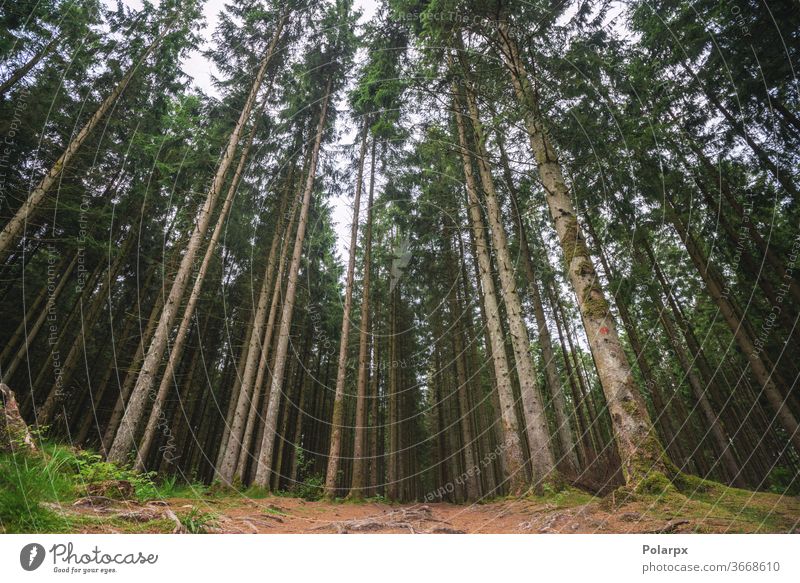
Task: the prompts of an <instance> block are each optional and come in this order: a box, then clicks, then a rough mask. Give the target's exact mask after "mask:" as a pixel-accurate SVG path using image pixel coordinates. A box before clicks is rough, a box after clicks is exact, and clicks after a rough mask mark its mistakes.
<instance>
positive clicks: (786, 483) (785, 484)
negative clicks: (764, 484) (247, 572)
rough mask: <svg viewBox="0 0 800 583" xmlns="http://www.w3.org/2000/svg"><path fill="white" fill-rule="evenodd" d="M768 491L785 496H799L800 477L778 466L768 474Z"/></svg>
mask: <svg viewBox="0 0 800 583" xmlns="http://www.w3.org/2000/svg"><path fill="white" fill-rule="evenodd" d="M768 481H769V485H770V486H769V491H770V492H772V493H774V494H784V495H785V496H800V477H798V476H797V474H796V473H794V472H792V471H791V470H789V469H788V468H784V467H782V466H778V467H776V468H774V469H773V470H772V471H771V472H770V473H769V480H768Z"/></svg>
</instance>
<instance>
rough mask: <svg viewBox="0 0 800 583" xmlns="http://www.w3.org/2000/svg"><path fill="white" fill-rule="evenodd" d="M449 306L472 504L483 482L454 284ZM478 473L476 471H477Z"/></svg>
mask: <svg viewBox="0 0 800 583" xmlns="http://www.w3.org/2000/svg"><path fill="white" fill-rule="evenodd" d="M446 237H447V242H446V244H447V247H448V249H447V251H448V255H451V256H452V259H453V262H448V272H449V273H448V275H449V279H450V280H451V281H456V278H455V274H454V268H453V265H454V262H455V256H454V254H453V250H452V243H451V242H450V235H449V234H448V235H446ZM447 302H448V307H449V310H450V313H451V318H452V320H453V321H452V323H451V334H450V336H451V340H452V345H453V360H455V368H456V382H457V385H458V386H457V388H456V394H457V398H458V399H457V402H458V408H459V409H460V413H461V414H460V416H459V417H458V418H457V420H458V421H460V425H461V440H462V442H463V444H462V452H463V454H464V466H465V473H466V476H467V479H466V484H465V486H466V492H465V493H466V499H467V500H468V501H470V502H474V501H475V500H477V499H478V498H479V497H480V495H481V492H480V482H479V477H478V473H477V472H478V471H480V468H478V465H477V462H476V446H477V441H476V440H475V438H474V435H473V432H472V427H471V425H470V420H471V417H472V415H471V412H472V406H471V403H470V398H469V394H468V390H469V386H470V384H469V382H468V381H467V368H466V363H465V358H466V349H465V348H464V330H463V329H462V318H463V317H464V314H463V313H462V312H461V306H460V305H459V301H458V298H457V297H456V286H455V285H451V286H450V289H449V290H448V293H447ZM476 470H477V471H476Z"/></svg>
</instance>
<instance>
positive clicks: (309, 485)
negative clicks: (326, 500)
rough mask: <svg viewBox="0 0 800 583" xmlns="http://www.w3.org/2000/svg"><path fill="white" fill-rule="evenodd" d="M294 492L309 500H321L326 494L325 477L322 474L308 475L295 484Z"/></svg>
mask: <svg viewBox="0 0 800 583" xmlns="http://www.w3.org/2000/svg"><path fill="white" fill-rule="evenodd" d="M293 493H294V494H295V495H296V496H299V497H300V498H302V499H303V500H307V501H309V502H315V501H317V500H321V499H322V496H323V495H324V494H325V478H324V477H323V476H320V475H317V476H311V477H308V478H306V479H305V480H303V481H302V482H300V483H298V484H297V486H295V488H294V490H293Z"/></svg>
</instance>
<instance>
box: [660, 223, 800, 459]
mask: <svg viewBox="0 0 800 583" xmlns="http://www.w3.org/2000/svg"><path fill="white" fill-rule="evenodd" d="M671 214H672V223H673V225H674V226H675V229H676V230H677V232H678V235H679V236H680V238H681V240H682V241H683V243H684V245H686V249H687V251H688V252H689V256H690V257H691V259H692V262H693V263H694V264H695V267H696V268H697V270H698V271H699V272H700V276H701V277H702V278H703V280H704V282H705V284H706V287H707V289H708V292H709V294H710V295H711V299H712V300H713V301H714V303H715V304H716V305H717V307H718V308H719V311H720V313H721V314H722V317H723V319H724V320H725V322H726V323H727V324H728V327H729V328H730V330H731V333H732V334H733V337H734V339H735V340H736V342H737V344H738V345H739V348H740V350H741V351H742V354H744V356H745V358H747V361H748V363H749V364H750V369H751V370H752V371H753V375H754V376H755V378H756V380H757V381H758V383H759V384H760V385H761V391H762V392H763V394H764V396H765V397H766V399H767V402H768V403H769V404H770V406H771V407H772V409H773V411H774V412H775V416H776V417H777V419H778V422H779V423H780V424H781V425H782V426H783V428H784V429H785V430H786V433H787V434H788V437H789V440H790V441H791V442H792V444H793V445H794V447H795V449H796V450H797V451H798V452H800V425H798V422H797V418H796V417H795V416H794V414H793V413H792V411H791V409H790V408H789V406H788V403H787V399H786V398H784V396H783V395H782V394H781V391H780V390H779V389H778V387H777V385H776V384H775V381H774V380H773V374H772V373H771V372H770V370H769V369H768V367H767V365H766V364H765V362H764V360H763V359H762V358H761V357H760V354H761V353H762V347H761V346H759V347H756V345H755V342H754V341H753V340H752V338H751V337H750V334H749V333H748V326H747V325H746V323H745V322H744V321H743V319H742V318H740V316H739V314H738V310H737V309H736V308H735V307H734V306H733V304H732V303H731V301H730V300H729V299H728V298H727V297H726V296H725V294H724V292H723V290H722V286H721V285H720V284H719V279H718V275H717V274H716V270H715V269H712V267H713V266H711V265H710V263H709V261H708V258H707V257H706V256H705V254H704V253H703V251H702V249H701V248H700V245H699V244H698V242H697V240H696V239H695V238H694V235H693V234H692V233H690V232H689V229H688V227H687V226H686V225H685V224H684V223H683V221H682V220H681V218H680V217H678V215H677V213H676V212H675V211H674V210H673V211H672V213H671ZM777 307H778V309H780V306H777ZM773 313H774V312H773Z"/></svg>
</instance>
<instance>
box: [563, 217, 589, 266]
mask: <svg viewBox="0 0 800 583" xmlns="http://www.w3.org/2000/svg"><path fill="white" fill-rule="evenodd" d="M561 249H562V250H563V251H564V262H565V263H566V264H567V267H569V265H570V263H572V260H573V259H574V258H575V257H589V249H587V247H586V243H585V242H584V240H583V237H581V235H580V232H579V231H578V221H577V219H575V217H572V216H570V217H568V218H567V219H566V224H565V230H564V235H563V236H562V237H561ZM590 265H591V264H590Z"/></svg>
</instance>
